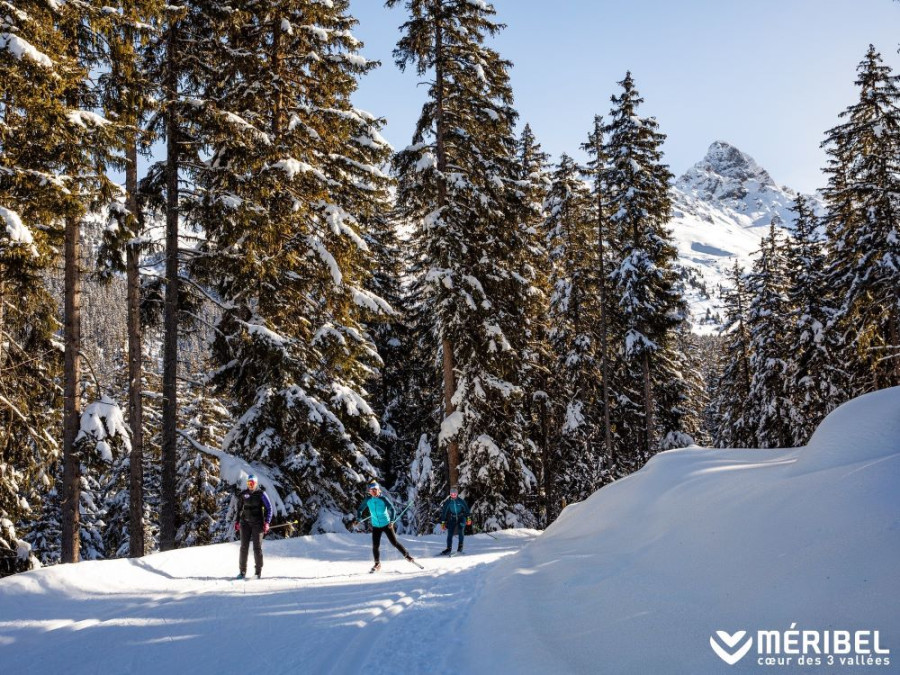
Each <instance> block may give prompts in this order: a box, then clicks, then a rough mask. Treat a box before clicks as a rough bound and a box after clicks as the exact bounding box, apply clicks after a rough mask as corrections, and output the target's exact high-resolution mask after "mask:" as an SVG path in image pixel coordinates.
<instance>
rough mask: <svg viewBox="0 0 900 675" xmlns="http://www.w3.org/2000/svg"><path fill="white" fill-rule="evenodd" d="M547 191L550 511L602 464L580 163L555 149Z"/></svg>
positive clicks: (575, 496) (592, 482) (573, 495)
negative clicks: (557, 158)
mask: <svg viewBox="0 0 900 675" xmlns="http://www.w3.org/2000/svg"><path fill="white" fill-rule="evenodd" d="M551 180H552V183H551V188H550V193H549V194H548V196H547V203H546V211H547V219H546V221H545V224H544V229H545V230H546V232H547V236H548V241H547V248H548V250H549V252H550V260H551V261H552V269H553V274H552V277H551V283H552V287H553V293H552V295H551V298H550V308H549V324H550V334H549V339H550V345H551V347H552V350H553V353H554V355H555V357H556V362H555V363H554V364H553V366H552V376H551V386H550V389H549V391H550V397H551V400H552V401H553V403H554V406H553V407H554V413H555V414H554V416H553V426H552V431H551V438H552V441H551V443H550V447H551V448H552V451H551V452H550V456H549V457H548V460H549V461H548V466H547V467H545V469H544V470H545V471H546V472H547V473H548V474H549V476H550V480H549V483H550V491H549V494H548V500H549V502H550V507H551V508H550V513H549V514H548V515H549V517H550V518H551V519H553V518H555V517H556V516H557V515H559V510H560V509H561V508H562V504H565V503H572V502H576V501H581V500H582V499H585V498H586V497H588V496H589V495H590V494H591V493H592V492H593V491H594V490H595V489H596V488H597V485H598V483H599V480H600V469H601V465H602V457H603V455H602V447H603V446H602V439H603V410H602V400H601V395H600V394H601V386H602V371H601V363H600V360H599V358H598V355H597V351H598V344H597V340H596V339H595V329H596V326H597V323H598V322H599V314H600V303H599V298H598V296H597V294H596V285H597V283H596V282H597V278H596V277H597V267H598V265H597V247H596V238H595V237H594V236H593V235H594V234H595V232H596V230H595V225H596V223H595V220H594V218H593V211H592V208H591V206H592V203H593V198H592V195H591V192H590V189H589V187H588V185H587V184H586V183H585V182H584V181H583V180H582V178H581V172H580V168H579V167H578V166H577V165H576V164H575V162H574V161H573V160H572V158H571V157H569V156H568V155H565V154H563V155H562V157H561V158H560V162H559V165H558V167H557V169H556V170H555V171H554V172H553V174H552V178H551Z"/></svg>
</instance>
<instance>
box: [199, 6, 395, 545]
mask: <svg viewBox="0 0 900 675" xmlns="http://www.w3.org/2000/svg"><path fill="white" fill-rule="evenodd" d="M347 5H348V3H347V2H346V1H336V2H329V3H320V2H313V1H312V0H296V1H290V2H280V3H275V4H273V3H269V2H265V3H264V2H256V3H250V4H248V5H247V6H246V7H245V8H244V9H243V10H242V11H240V12H231V13H226V14H223V15H220V16H214V20H213V22H212V24H211V28H210V30H211V34H213V35H216V36H220V39H219V40H217V41H215V42H214V44H213V45H212V46H211V49H213V50H214V52H213V57H214V58H213V57H211V58H210V62H213V61H214V62H215V64H216V66H215V67H216V69H217V70H218V71H219V72H221V73H223V75H224V76H223V77H217V78H211V79H209V80H208V81H206V82H205V83H204V85H203V90H202V92H200V94H201V95H200V98H201V100H202V101H203V106H202V111H201V113H202V120H203V125H204V126H203V128H202V134H203V138H204V139H205V142H206V143H207V144H208V147H209V148H210V152H211V158H210V160H209V161H208V162H204V163H203V164H202V165H198V167H197V171H196V173H195V180H196V182H197V185H198V196H199V197H198V199H196V200H194V201H192V203H191V206H190V209H189V212H188V218H189V220H191V222H193V223H196V225H197V226H198V227H201V228H203V230H204V231H205V232H206V238H207V243H206V244H205V245H204V246H203V247H202V248H201V250H200V251H199V255H198V256H197V257H196V260H195V262H194V264H193V266H192V269H193V270H194V272H195V273H196V274H197V275H198V278H199V279H202V280H204V281H205V282H206V283H209V284H210V285H211V286H212V288H213V290H214V295H215V296H216V297H218V298H220V299H221V301H220V302H221V310H222V318H221V320H220V322H219V324H218V327H217V337H216V340H215V343H214V345H213V357H214V359H215V361H216V362H217V364H218V365H219V369H218V370H217V371H216V373H215V378H214V382H215V383H216V384H217V385H219V386H220V387H221V388H222V390H223V391H224V390H226V389H227V390H228V391H230V392H231V393H233V395H234V397H235V400H236V405H237V409H236V411H235V412H236V414H235V417H236V419H237V421H236V423H235V424H234V426H233V427H232V428H231V430H230V431H229V433H228V434H227V435H226V437H225V440H224V448H223V449H225V450H226V451H227V452H230V453H232V454H236V455H238V456H240V457H241V458H243V459H245V460H247V461H249V462H251V463H257V464H258V465H259V466H260V467H261V468H265V469H266V470H267V471H268V472H269V473H270V474H271V475H273V476H275V477H276V479H277V480H278V481H279V482H280V484H281V487H282V488H283V490H284V492H285V495H286V496H285V498H284V503H285V505H286V507H287V508H288V510H289V512H291V514H292V515H293V516H295V517H296V518H297V519H298V520H299V521H300V523H301V530H302V531H305V532H309V531H333V530H334V529H335V528H336V527H338V526H339V525H340V522H341V518H342V514H346V513H349V512H351V511H352V508H353V507H354V506H355V505H356V504H355V502H356V499H355V494H354V492H355V490H356V489H357V486H358V485H359V484H360V483H361V482H363V481H365V480H366V479H367V478H368V477H370V476H372V475H374V474H375V473H376V472H377V469H376V466H375V465H376V464H377V462H378V459H379V458H378V454H377V451H376V449H375V447H374V446H373V445H372V444H371V441H372V440H373V439H374V438H375V436H376V435H377V433H378V431H379V427H378V421H377V418H376V416H375V412H374V410H373V409H372V408H371V406H370V404H369V402H368V400H367V399H368V394H367V392H366V390H365V384H366V382H367V380H368V379H369V378H371V377H372V376H373V375H374V374H375V372H376V371H375V369H376V367H377V366H378V365H379V364H380V359H379V357H378V354H377V351H376V349H375V346H374V344H373V343H372V340H371V337H370V336H369V335H368V334H367V333H366V331H365V329H364V325H363V322H364V321H367V320H370V319H371V318H372V317H374V316H376V315H378V314H387V313H389V312H390V308H389V306H388V304H387V303H386V302H385V301H384V300H383V299H381V298H379V297H378V296H376V295H374V294H373V293H371V292H370V291H368V290H367V289H366V284H367V283H368V279H369V275H370V268H371V252H370V250H369V246H368V244H367V243H366V241H365V234H366V233H365V232H364V231H363V228H364V227H367V226H371V225H372V223H374V222H376V220H377V218H379V217H383V213H384V212H385V211H386V208H387V207H386V200H387V187H388V184H389V179H388V177H387V176H386V175H385V174H384V173H382V171H381V170H380V169H379V166H380V165H381V164H383V163H384V162H385V161H386V160H387V158H388V156H389V152H390V148H389V146H388V145H387V143H386V142H385V141H384V140H383V139H382V138H381V136H380V133H379V130H380V128H381V126H382V124H383V121H382V120H379V119H377V118H374V117H372V116H371V115H369V114H368V113H365V112H363V111H360V110H357V109H355V108H354V107H353V106H352V104H351V102H350V97H351V94H352V93H353V91H354V90H355V88H356V83H357V78H359V77H360V76H362V75H363V74H365V73H366V72H367V71H369V70H370V69H371V68H372V67H374V64H373V63H371V62H368V61H366V60H365V59H363V58H362V57H361V56H360V55H359V54H358V53H357V50H358V49H359V47H360V43H359V42H358V41H357V40H356V39H354V38H353V36H352V34H351V32H350V30H351V28H352V27H353V25H354V23H355V20H354V19H353V18H352V17H351V16H349V15H348V14H347Z"/></svg>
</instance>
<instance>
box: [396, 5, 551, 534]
mask: <svg viewBox="0 0 900 675" xmlns="http://www.w3.org/2000/svg"><path fill="white" fill-rule="evenodd" d="M399 3H400V0H388V3H387V4H388V6H394V5H397V4H399ZM404 4H405V6H406V9H407V12H408V14H409V17H410V18H409V20H408V21H407V22H406V23H405V24H404V25H403V27H402V30H403V37H402V38H401V39H400V41H399V43H398V47H397V49H396V50H395V57H396V61H397V64H398V66H400V68H401V69H405V68H406V67H407V66H409V65H413V66H414V67H415V69H416V71H417V73H418V74H419V75H424V74H425V73H426V72H429V71H433V79H431V81H430V83H429V89H428V101H427V102H426V104H425V106H424V107H423V110H422V114H421V116H420V118H419V122H418V125H417V127H416V131H415V134H414V136H413V144H412V145H411V146H409V147H407V148H406V149H404V150H402V151H401V152H399V153H398V154H397V155H396V157H395V171H396V172H397V174H398V176H399V187H398V192H397V203H398V208H399V210H400V212H401V215H402V216H403V217H404V218H405V219H406V220H408V221H409V222H410V223H412V224H413V225H414V226H415V228H416V246H417V247H419V251H420V255H421V257H422V258H423V259H425V260H427V261H428V262H429V263H430V269H429V270H428V271H427V273H426V276H425V278H426V281H427V286H426V290H425V295H424V296H423V297H422V299H421V302H422V303H423V306H424V307H426V308H427V309H428V313H427V315H426V316H430V317H431V321H432V322H433V323H432V326H433V328H432V331H433V336H434V339H435V340H434V343H433V345H432V350H433V352H434V353H439V354H440V359H441V363H442V371H443V380H444V421H443V422H442V427H441V434H440V442H441V445H442V446H443V447H445V448H446V449H447V465H448V466H447V468H448V476H447V479H448V481H449V482H450V483H455V484H458V485H459V486H460V489H461V490H462V492H463V493H464V494H465V496H466V498H467V499H468V500H469V501H470V503H472V504H474V507H473V511H474V515H475V517H476V519H477V520H478V521H479V523H480V524H481V526H482V527H484V528H486V529H497V528H504V527H515V526H522V525H525V526H528V525H533V524H534V523H536V517H535V514H534V510H533V508H531V507H529V506H526V505H525V501H526V496H529V495H532V494H533V493H534V491H535V488H536V478H535V475H534V466H535V462H536V459H537V458H536V457H535V456H534V455H535V451H534V445H533V443H532V442H531V441H530V439H528V438H527V437H526V436H525V435H524V432H523V430H524V429H525V428H526V421H525V418H524V406H523V397H524V396H525V395H526V393H525V391H524V390H523V388H522V384H523V381H524V373H523V370H524V368H525V365H524V358H525V350H526V347H527V344H526V342H527V336H526V334H525V331H524V328H525V326H523V325H522V323H521V317H522V312H523V311H527V310H523V308H530V307H534V306H535V305H536V303H535V297H536V296H535V293H534V291H535V289H534V287H533V285H532V280H530V279H528V278H527V277H525V276H524V275H523V274H522V271H523V269H524V267H525V262H524V259H523V252H524V251H525V246H526V245H527V244H526V242H525V241H524V238H523V230H522V227H521V225H522V223H523V221H524V220H525V218H523V210H522V201H521V197H520V193H519V190H518V186H517V184H516V139H515V136H514V135H513V125H514V123H515V119H516V113H515V111H514V110H513V108H512V91H511V89H510V85H509V76H508V69H509V66H510V64H509V62H507V61H504V60H503V59H501V58H500V56H499V54H498V53H497V52H496V51H494V50H493V49H490V48H488V47H486V46H485V44H484V42H485V39H486V37H488V36H493V35H494V34H496V33H497V32H498V31H499V30H500V29H501V28H502V26H501V25H499V24H497V23H495V22H494V21H493V19H492V17H493V16H494V15H495V14H496V12H495V10H494V8H493V7H492V6H491V5H490V4H489V3H487V2H477V3H474V2H462V1H460V0H406V1H405V3H404Z"/></svg>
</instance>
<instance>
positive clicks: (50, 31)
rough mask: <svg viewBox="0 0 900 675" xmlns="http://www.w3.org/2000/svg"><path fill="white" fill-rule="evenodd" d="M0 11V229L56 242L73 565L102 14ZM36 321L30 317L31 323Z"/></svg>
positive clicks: (102, 141)
mask: <svg viewBox="0 0 900 675" xmlns="http://www.w3.org/2000/svg"><path fill="white" fill-rule="evenodd" d="M2 14H3V17H4V18H3V19H0V22H2V24H3V32H2V33H0V35H2V37H0V68H2V69H3V71H4V72H3V73H2V74H3V78H2V79H3V85H0V86H2V87H3V91H2V92H0V94H2V97H3V103H2V104H0V105H2V106H3V109H4V110H3V112H4V119H5V121H4V124H3V126H2V132H0V133H2V147H3V152H2V153H0V155H2V156H3V159H2V161H3V163H4V165H5V166H4V168H6V167H9V171H8V172H7V171H5V170H4V171H0V176H2V178H0V181H2V183H3V184H4V185H3V187H0V194H2V195H3V198H0V199H2V201H3V203H2V204H0V207H2V208H3V209H4V220H5V221H6V225H7V227H6V228H5V229H6V230H7V232H8V233H9V236H10V239H11V240H12V239H16V240H17V241H18V242H20V243H21V242H23V241H24V239H26V238H32V237H33V234H32V233H33V231H34V230H36V229H37V228H38V227H40V228H42V229H43V233H45V234H47V235H49V236H50V237H51V239H54V240H55V241H56V242H59V241H64V242H65V255H64V259H65V265H66V289H65V291H66V311H65V319H66V331H65V332H66V340H65V350H66V359H65V361H66V363H65V373H66V374H65V388H66V391H65V402H64V415H63V417H64V433H63V450H64V456H65V466H66V470H65V472H64V473H65V486H64V488H65V490H66V495H67V497H66V499H64V500H63V504H64V506H65V508H64V514H63V516H64V517H63V528H62V530H63V559H64V560H66V561H74V560H77V558H78V541H77V535H78V501H79V500H78V489H79V483H80V481H79V476H78V459H77V457H76V452H75V449H74V442H75V440H74V439H75V435H76V433H77V430H78V418H79V406H80V401H79V396H80V391H79V386H78V382H79V376H80V373H79V351H80V335H79V330H80V322H79V300H80V297H79V291H80V277H79V272H78V269H77V266H78V263H79V245H80V243H79V238H80V227H81V219H82V217H83V216H84V214H85V213H86V212H87V211H88V210H89V209H90V208H91V207H92V206H95V205H97V204H98V203H102V202H105V201H108V199H109V198H110V196H111V194H112V184H111V183H110V181H109V180H108V179H107V178H106V177H105V175H104V173H103V167H104V165H105V163H106V153H107V148H108V144H109V137H108V133H107V130H106V127H107V126H108V121H107V120H106V119H104V118H103V117H101V116H100V115H98V114H97V113H96V100H95V99H94V97H93V92H92V90H91V88H90V87H89V82H88V77H87V76H88V72H89V70H90V68H91V67H92V66H93V65H94V64H96V63H97V52H96V49H95V46H96V40H95V39H94V38H95V37H96V30H97V27H98V25H99V24H101V23H102V22H103V12H102V11H100V10H99V9H98V8H95V7H92V6H90V5H87V4H84V3H50V4H47V3H39V2H24V3H18V4H17V6H16V7H13V6H11V5H8V3H7V5H6V8H5V9H4V11H3V12H2ZM51 55H52V56H51ZM26 204H30V206H25V205H26ZM23 218H24V222H23V220H22V219H23ZM38 239H41V237H40V236H39V237H38ZM28 244H29V245H30V244H31V242H30V241H29V242H28ZM25 248H28V246H26V247H25ZM36 250H37V249H36ZM4 276H5V275H4ZM29 295H31V297H32V298H35V297H36V295H35V294H33V293H31V294H29ZM42 315H43V314H42V312H41V311H39V312H38V316H39V317H40V316H42ZM39 321H40V319H38V322H39ZM4 323H5V321H3V320H2V319H0V324H4Z"/></svg>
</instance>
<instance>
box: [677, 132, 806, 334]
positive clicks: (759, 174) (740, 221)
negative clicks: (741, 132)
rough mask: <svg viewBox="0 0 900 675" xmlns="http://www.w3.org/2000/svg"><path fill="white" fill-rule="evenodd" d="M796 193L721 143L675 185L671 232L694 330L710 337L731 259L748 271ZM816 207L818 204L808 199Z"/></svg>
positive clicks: (788, 215) (785, 220)
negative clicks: (685, 279)
mask: <svg viewBox="0 0 900 675" xmlns="http://www.w3.org/2000/svg"><path fill="white" fill-rule="evenodd" d="M796 198H797V192H796V191H794V190H792V189H791V188H788V187H783V186H779V185H778V184H776V183H775V181H774V180H773V179H772V177H771V176H770V175H769V172H768V171H766V170H765V169H764V168H763V167H761V166H760V165H759V164H757V163H756V160H754V159H753V158H752V157H751V156H750V155H748V154H746V153H744V152H742V151H741V150H739V149H738V148H736V147H734V146H733V145H730V144H729V143H726V142H724V141H716V142H714V143H713V144H712V145H710V146H709V150H707V152H706V156H705V157H704V158H703V159H702V160H700V161H699V162H697V163H696V164H694V166H692V167H691V168H690V169H688V170H687V171H685V172H684V174H683V175H682V176H681V177H679V178H678V179H677V180H676V181H675V185H674V186H673V188H672V205H673V208H672V220H671V221H670V223H669V227H670V229H671V230H672V234H673V238H674V242H675V246H676V248H677V249H678V256H679V258H680V261H681V263H682V265H683V266H684V267H685V269H686V270H687V271H688V284H687V297H688V304H689V306H690V308H691V315H692V321H693V324H694V330H696V331H697V332H700V333H715V332H717V331H718V330H719V328H720V326H721V321H722V318H723V317H722V313H721V302H720V289H721V287H722V286H723V285H725V284H726V283H727V282H726V280H725V278H726V275H727V274H728V272H729V271H730V270H732V269H733V268H734V263H735V260H737V262H738V263H739V264H740V265H741V266H742V267H743V268H744V269H745V271H746V270H749V269H750V266H751V263H752V260H751V258H752V254H753V253H754V252H755V251H757V250H758V249H759V242H760V239H761V238H762V237H763V236H765V235H766V234H768V230H769V226H770V225H774V226H775V227H778V228H783V229H788V230H789V229H790V227H791V225H792V223H793V220H794V215H793V213H792V211H791V207H792V206H793V203H794V200H795V199H796ZM810 198H811V199H812V200H813V204H814V205H816V206H817V208H820V207H821V200H820V199H819V198H818V197H816V196H810Z"/></svg>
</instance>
